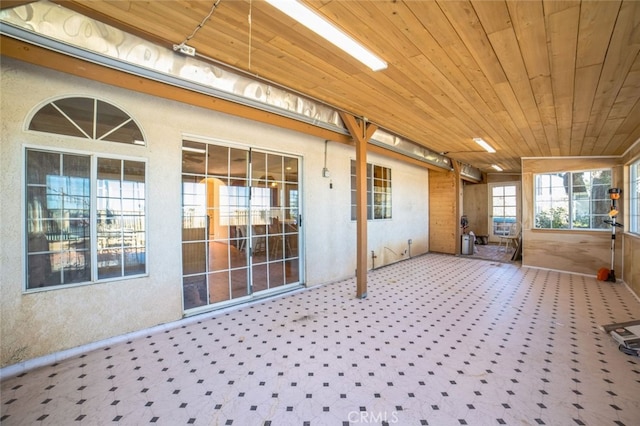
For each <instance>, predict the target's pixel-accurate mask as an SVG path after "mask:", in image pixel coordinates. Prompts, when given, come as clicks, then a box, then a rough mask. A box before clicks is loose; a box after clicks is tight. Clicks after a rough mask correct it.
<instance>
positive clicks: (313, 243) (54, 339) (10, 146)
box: [0, 58, 428, 367]
mask: <svg viewBox="0 0 640 426" xmlns="http://www.w3.org/2000/svg"><path fill="white" fill-rule="evenodd" d="M1 66H2V68H1V71H2V78H1V80H0V84H1V86H0V89H1V92H2V99H1V102H2V104H1V107H2V114H3V118H2V133H1V140H2V143H1V144H0V168H1V170H2V180H1V182H0V190H1V194H2V202H1V203H0V222H1V223H2V226H1V227H0V241H2V244H1V245H0V272H1V274H2V280H1V282H0V286H1V291H0V295H1V296H0V312H1V313H0V334H1V335H2V352H1V360H0V361H1V362H0V363H1V366H3V367H4V366H7V365H12V364H15V363H19V362H22V361H24V360H29V359H33V358H36V357H40V356H44V355H47V354H52V353H55V352H58V351H62V350H66V349H70V348H74V347H77V346H81V345H85V344H89V343H93V342H97V341H100V340H103V339H108V338H111V337H114V336H119V335H123V334H126V333H129V332H133V331H137V330H142V329H145V328H148V327H152V326H155V325H159V324H165V323H168V322H171V321H175V320H178V319H180V318H182V316H183V309H182V286H181V267H182V265H181V202H182V201H181V200H182V198H181V144H182V140H183V138H185V137H195V138H198V140H201V141H202V140H204V141H211V142H212V143H215V142H222V143H230V144H236V145H241V146H246V147H249V146H251V147H255V148H256V149H263V150H272V151H276V152H282V153H287V154H292V155H298V156H300V157H301V158H302V171H303V175H302V178H301V185H302V193H303V197H302V200H301V204H302V215H303V225H302V228H301V232H302V235H303V239H304V244H305V246H304V247H305V251H304V253H303V256H304V266H303V268H304V270H305V275H304V279H303V283H304V284H305V285H306V286H314V285H319V284H323V283H328V282H335V281H338V280H341V279H345V278H349V277H351V276H353V275H354V273H355V262H356V237H355V222H353V221H351V219H350V160H351V158H354V157H355V151H354V150H353V148H352V147H350V146H348V145H345V144H340V143H337V142H331V143H329V144H328V156H327V168H328V169H329V170H330V171H331V178H324V177H323V176H322V169H323V167H324V146H325V144H324V140H321V139H319V138H317V137H313V136H309V135H305V134H302V133H298V132H294V131H290V130H284V129H282V128H278V127H275V126H270V125H267V124H262V123H257V122H253V121H249V120H246V119H243V118H238V117H235V116H231V115H227V114H224V113H217V112H212V111H210V110H205V109H202V108H198V107H195V106H190V105H187V104H184V103H179V102H175V101H169V100H166V99H161V98H156V97H153V96H149V95H145V94H141V93H136V92H131V91H127V90H123V89H120V88H116V87H113V86H109V85H105V84H102V83H97V82H94V81H90V80H86V79H83V78H79V77H74V76H70V75H65V74H62V73H59V72H56V71H51V70H47V69H44V68H40V67H37V66H32V65H28V64H25V63H23V62H20V61H16V60H12V59H8V58H3V59H2V65H1ZM74 95H78V96H90V97H97V98H99V99H102V100H105V101H107V102H110V103H112V104H114V105H116V106H118V107H120V108H121V109H123V110H124V111H126V112H127V113H129V114H130V115H131V116H132V117H133V118H134V119H135V120H136V121H137V122H138V123H139V124H140V125H141V127H142V129H143V132H144V134H145V137H146V140H147V145H146V146H144V147H142V146H134V145H125V144H118V143H113V142H100V141H89V140H87V139H78V138H71V137H65V136H60V135H48V134H41V133H36V132H31V131H26V130H25V126H26V124H25V123H26V122H27V120H28V118H29V117H30V114H32V113H33V111H34V110H35V109H36V108H37V107H39V106H40V105H42V104H43V103H45V102H47V101H49V100H50V99H52V98H55V97H62V96H74ZM27 146H29V147H38V148H44V149H52V150H62V151H66V150H70V151H72V152H82V153H93V152H95V153H99V154H103V155H113V156H122V157H126V158H133V159H141V160H144V161H146V164H147V193H146V202H147V268H148V275H147V276H143V277H137V278H132V279H124V280H116V281H109V282H98V283H93V284H89V285H80V286H76V287H69V288H55V287H53V288H51V289H48V290H44V291H36V292H29V293H27V292H25V291H24V275H25V255H24V252H25V231H24V215H25V212H24V205H23V204H24V194H23V193H24V151H25V147H27ZM367 161H369V162H373V163H376V164H380V165H383V166H385V167H390V168H391V169H392V174H393V181H392V185H393V218H392V219H390V220H385V221H380V222H376V221H374V222H370V224H369V241H368V244H369V245H370V246H369V247H368V249H369V250H370V251H371V250H373V251H374V252H375V253H376V254H377V255H378V257H377V258H376V260H375V266H376V267H378V266H381V265H383V264H387V263H392V262H395V261H398V260H402V259H403V258H405V257H407V256H408V254H409V253H407V254H402V253H403V251H404V250H406V248H407V241H408V239H412V240H413V244H412V247H411V255H414V256H415V255H418V254H422V253H425V252H426V251H428V189H427V188H428V186H427V183H428V171H427V169H424V168H420V167H416V166H412V165H408V164H406V163H402V162H399V161H395V160H392V159H388V158H385V157H382V156H378V155H374V154H369V156H368V159H367ZM372 266H374V265H373V264H370V265H369V267H372ZM354 294H355V286H354Z"/></svg>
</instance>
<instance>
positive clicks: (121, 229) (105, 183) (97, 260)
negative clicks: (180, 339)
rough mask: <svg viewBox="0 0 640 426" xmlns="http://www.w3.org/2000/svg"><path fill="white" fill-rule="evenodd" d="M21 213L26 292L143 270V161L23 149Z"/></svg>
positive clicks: (138, 272)
mask: <svg viewBox="0 0 640 426" xmlns="http://www.w3.org/2000/svg"><path fill="white" fill-rule="evenodd" d="M93 170H95V173H93ZM93 176H96V177H93ZM92 188H96V189H97V190H96V193H95V194H94V193H93V190H92ZM93 211H95V214H93V213H92V212H93ZM25 212H26V231H27V236H28V242H27V280H26V281H27V289H28V290H31V289H37V288H40V287H49V286H59V285H67V284H78V283H87V282H92V281H96V280H101V279H105V278H114V277H124V276H130V275H137V274H143V273H145V270H146V267H145V264H146V262H145V246H146V243H145V241H146V238H145V229H146V227H145V223H146V216H145V163H144V162H140V161H129V160H116V159H110V158H99V157H96V156H90V155H81V154H70V153H60V152H50V151H43V150H37V149H27V152H26V209H25Z"/></svg>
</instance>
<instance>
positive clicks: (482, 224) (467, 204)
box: [462, 182, 489, 235]
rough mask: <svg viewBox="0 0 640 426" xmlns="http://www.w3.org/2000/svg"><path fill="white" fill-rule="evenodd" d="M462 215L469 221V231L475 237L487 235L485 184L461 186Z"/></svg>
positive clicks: (465, 184) (466, 183) (487, 212)
mask: <svg viewBox="0 0 640 426" xmlns="http://www.w3.org/2000/svg"><path fill="white" fill-rule="evenodd" d="M462 193H463V196H462V214H463V215H466V216H467V219H468V220H469V231H473V233H474V234H475V235H489V225H488V222H489V221H488V215H489V194H488V186H487V184H486V183H468V182H465V183H464V184H463V189H462Z"/></svg>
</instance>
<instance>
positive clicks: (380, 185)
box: [351, 160, 391, 220]
mask: <svg viewBox="0 0 640 426" xmlns="http://www.w3.org/2000/svg"><path fill="white" fill-rule="evenodd" d="M356 197H357V195H356V162H355V161H354V160H351V220H356V211H357V208H356V200H357V198H356ZM367 219H368V220H371V219H391V169H389V168H387V167H382V166H376V165H374V164H369V163H367Z"/></svg>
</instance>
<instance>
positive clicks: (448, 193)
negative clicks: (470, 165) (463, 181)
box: [429, 170, 461, 254]
mask: <svg viewBox="0 0 640 426" xmlns="http://www.w3.org/2000/svg"><path fill="white" fill-rule="evenodd" d="M460 197H461V194H460V178H459V176H458V175H457V173H454V172H437V171H434V170H429V251H432V252H438V253H448V254H457V253H460V249H461V243H460V209H459V207H458V206H459V205H460V202H459V199H460Z"/></svg>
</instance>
